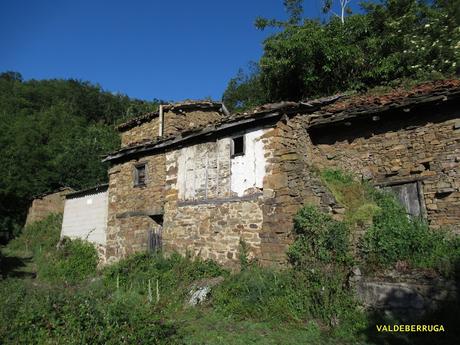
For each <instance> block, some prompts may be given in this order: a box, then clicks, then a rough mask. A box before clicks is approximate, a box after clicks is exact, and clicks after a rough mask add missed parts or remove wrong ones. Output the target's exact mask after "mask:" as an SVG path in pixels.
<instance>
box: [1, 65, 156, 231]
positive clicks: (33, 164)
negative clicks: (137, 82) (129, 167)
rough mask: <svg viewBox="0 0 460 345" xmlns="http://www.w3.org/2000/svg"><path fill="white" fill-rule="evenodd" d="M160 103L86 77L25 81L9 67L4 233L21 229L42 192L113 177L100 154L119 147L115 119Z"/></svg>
mask: <svg viewBox="0 0 460 345" xmlns="http://www.w3.org/2000/svg"><path fill="white" fill-rule="evenodd" d="M158 102H159V101H157V100H154V101H153V102H146V101H141V100H136V99H130V98H129V97H127V96H126V95H121V94H115V95H114V94H112V93H110V92H106V91H104V90H103V89H102V88H101V87H100V86H99V85H93V84H91V83H89V82H84V81H78V80H73V79H70V80H62V79H53V80H40V81H39V80H30V81H23V79H22V76H21V74H20V73H17V72H5V73H1V74H0V176H2V178H1V179H0V232H3V234H5V233H7V234H8V235H7V236H6V237H9V236H10V235H11V234H12V233H17V232H18V231H19V230H20V228H21V226H22V224H23V221H24V217H25V214H26V211H27V207H28V204H29V202H30V199H31V198H32V197H33V196H34V195H37V194H40V193H43V192H47V191H52V190H54V189H57V188H58V187H62V186H70V187H73V188H83V187H89V186H91V185H95V184H98V183H101V182H104V181H106V179H107V166H106V165H104V164H102V163H101V162H100V157H101V156H102V155H104V154H106V153H108V152H109V151H112V150H114V149H116V148H117V147H119V136H118V133H117V132H116V131H115V128H114V125H115V124H116V123H118V122H119V121H122V120H126V119H127V118H129V117H133V116H138V115H140V114H142V113H143V112H148V111H152V110H155V109H156V107H157V105H158ZM3 237H5V236H3Z"/></svg>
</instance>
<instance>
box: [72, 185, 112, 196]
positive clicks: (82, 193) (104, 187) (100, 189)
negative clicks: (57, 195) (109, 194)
mask: <svg viewBox="0 0 460 345" xmlns="http://www.w3.org/2000/svg"><path fill="white" fill-rule="evenodd" d="M108 188H109V184H108V183H103V184H98V185H96V186H93V187H90V188H85V189H81V190H77V191H75V192H72V193H69V194H66V196H65V198H66V199H74V198H78V197H82V196H87V195H94V194H99V193H102V192H105V191H106V190H107V189H108Z"/></svg>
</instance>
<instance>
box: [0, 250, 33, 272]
mask: <svg viewBox="0 0 460 345" xmlns="http://www.w3.org/2000/svg"><path fill="white" fill-rule="evenodd" d="M0 250H1V252H2V259H1V264H0V275H1V276H2V277H3V278H8V277H11V278H35V276H36V270H35V264H34V262H33V259H32V256H31V255H30V254H27V253H17V252H11V251H9V250H8V249H6V248H0Z"/></svg>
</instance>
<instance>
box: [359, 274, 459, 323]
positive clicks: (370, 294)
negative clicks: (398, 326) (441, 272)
mask: <svg viewBox="0 0 460 345" xmlns="http://www.w3.org/2000/svg"><path fill="white" fill-rule="evenodd" d="M351 282H352V286H353V287H354V288H355V289H356V292H357V296H358V299H359V301H360V302H361V303H362V304H363V305H364V306H365V307H366V308H368V309H369V308H370V309H375V310H378V311H380V312H384V313H386V314H390V315H392V316H395V317H399V318H401V319H403V320H414V319H417V318H422V317H424V316H425V315H427V314H428V313H430V312H435V311H436V310H438V309H439V308H442V307H444V306H445V305H448V304H449V303H450V302H454V301H456V300H457V298H458V295H457V294H458V289H457V286H456V283H455V281H451V280H446V279H444V278H441V277H437V276H426V275H423V274H420V273H419V272H409V273H405V274H401V273H398V272H394V271H393V272H387V273H386V275H383V276H380V277H377V278H376V277H368V276H361V275H354V276H352V278H351Z"/></svg>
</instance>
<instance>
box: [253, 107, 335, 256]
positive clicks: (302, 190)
mask: <svg viewBox="0 0 460 345" xmlns="http://www.w3.org/2000/svg"><path fill="white" fill-rule="evenodd" d="M264 138H265V139H266V140H268V142H267V151H268V153H267V154H268V158H267V160H268V162H269V166H268V168H267V174H266V176H265V179H264V185H263V193H264V214H263V219H264V223H263V227H262V232H261V234H260V236H261V241H262V243H261V262H262V263H263V264H266V265H271V264H273V263H276V264H283V263H285V261H286V250H287V248H288V246H289V245H290V244H291V243H292V242H293V240H294V238H293V233H292V230H293V218H294V216H295V214H296V213H297V211H298V210H299V209H300V208H301V207H302V206H303V205H305V204H314V205H318V206H320V207H321V208H322V209H323V210H324V211H326V212H332V213H334V214H336V215H337V216H340V214H341V213H342V209H341V207H340V206H339V205H337V203H336V201H335V199H334V197H333V196H332V195H331V194H330V193H329V191H328V190H327V189H326V188H325V186H323V185H322V184H321V182H320V180H319V178H318V177H317V176H316V174H315V169H314V167H313V166H312V163H311V161H312V159H311V157H309V155H308V133H307V130H306V118H305V116H302V115H297V116H293V117H292V118H290V119H288V118H285V119H283V120H281V121H279V122H278V123H277V124H276V126H275V127H274V128H273V129H272V130H271V131H269V132H267V133H266V134H265V135H264Z"/></svg>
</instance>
